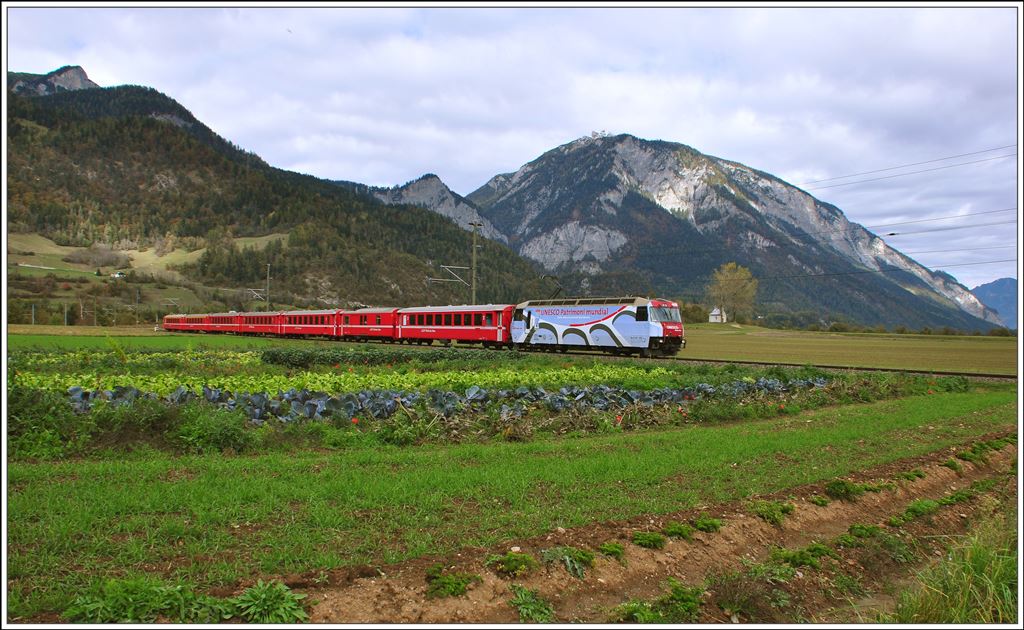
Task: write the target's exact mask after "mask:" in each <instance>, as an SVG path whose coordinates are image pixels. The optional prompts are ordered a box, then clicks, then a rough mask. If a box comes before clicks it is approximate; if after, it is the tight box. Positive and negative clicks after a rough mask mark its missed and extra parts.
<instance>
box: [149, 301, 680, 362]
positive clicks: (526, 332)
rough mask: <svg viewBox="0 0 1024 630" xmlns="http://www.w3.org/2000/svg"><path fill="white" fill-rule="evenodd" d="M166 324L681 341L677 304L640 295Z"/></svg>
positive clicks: (446, 338)
mask: <svg viewBox="0 0 1024 630" xmlns="http://www.w3.org/2000/svg"><path fill="white" fill-rule="evenodd" d="M163 328H164V330H168V331H179V332H194V333H224V334H236V335H261V336H273V337H302V338H322V339H335V340H340V341H374V340H376V341H381V342H385V343H405V344H417V345H429V344H432V343H434V342H435V341H437V342H440V343H442V344H444V345H451V344H453V343H456V344H469V345H482V346H484V347H489V348H518V349H523V350H548V351H561V352H566V351H568V350H570V349H591V350H601V351H605V352H611V353H614V354H630V353H633V354H639V355H641V356H646V357H650V356H654V355H656V354H660V355H672V354H675V353H676V352H678V351H679V350H680V349H682V348H685V347H686V337H685V330H684V328H683V323H682V319H681V318H680V316H679V305H678V304H677V303H675V302H672V301H669V300H658V299H648V298H642V297H623V298H568V299H562V300H533V301H527V302H522V303H521V304H476V305H461V306H420V307H409V308H363V309H356V310H344V309H330V310H302V311H278V312H246V313H238V312H234V311H232V312H230V313H211V314H191V315H181V314H176V315H168V316H166V317H164V321H163Z"/></svg>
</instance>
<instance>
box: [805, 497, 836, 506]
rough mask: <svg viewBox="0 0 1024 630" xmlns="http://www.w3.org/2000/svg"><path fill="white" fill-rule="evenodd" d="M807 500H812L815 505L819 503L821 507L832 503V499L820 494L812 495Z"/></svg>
mask: <svg viewBox="0 0 1024 630" xmlns="http://www.w3.org/2000/svg"><path fill="white" fill-rule="evenodd" d="M807 500H808V501H810V502H811V503H813V504H814V505H817V506H820V507H825V506H826V505H828V504H829V503H831V501H829V500H828V497H823V496H821V495H820V494H814V495H811V497H810V498H809V499H807Z"/></svg>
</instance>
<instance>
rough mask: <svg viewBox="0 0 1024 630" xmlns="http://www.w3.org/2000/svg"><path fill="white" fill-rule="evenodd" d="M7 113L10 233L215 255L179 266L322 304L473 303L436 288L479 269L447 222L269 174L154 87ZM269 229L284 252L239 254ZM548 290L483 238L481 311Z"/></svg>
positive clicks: (467, 244)
mask: <svg viewBox="0 0 1024 630" xmlns="http://www.w3.org/2000/svg"><path fill="white" fill-rule="evenodd" d="M9 103H10V105H9V109H8V123H9V124H8V155H7V158H8V169H9V171H8V172H9V175H8V230H9V231H13V232H36V233H39V234H42V235H44V236H47V237H49V238H52V239H53V240H55V241H56V242H58V243H60V244H63V245H77V246H88V245H90V244H92V243H95V242H102V243H108V244H111V245H113V246H114V247H115V248H118V247H124V248H139V247H156V248H160V249H161V250H171V249H173V248H174V247H185V248H188V249H196V248H199V247H203V246H206V247H207V251H206V252H205V253H204V254H203V256H202V257H201V258H200V259H199V261H198V262H197V263H195V264H192V265H186V266H182V267H180V268H179V270H180V271H182V272H183V273H185V274H186V275H187V276H188V277H190V278H192V279H194V280H200V281H203V282H205V283H211V284H216V285H220V286H245V285H246V284H247V283H249V284H251V283H252V282H253V281H254V280H255V279H257V278H262V277H263V276H264V275H265V273H266V266H265V265H266V263H267V262H270V263H271V264H272V265H273V275H274V277H275V282H277V283H285V285H286V286H287V287H288V289H289V290H290V291H292V292H295V293H296V294H298V295H304V296H306V297H307V298H309V299H311V300H314V301H315V302H316V303H322V304H323V305H325V306H326V305H334V304H340V305H345V304H354V303H363V304H396V305H404V304H420V303H442V302H443V303H447V302H464V301H466V300H467V299H468V289H466V287H464V286H463V285H455V284H454V283H451V284H449V283H444V284H428V283H427V282H426V278H427V277H428V276H434V277H437V276H439V275H440V271H439V269H438V265H440V264H449V265H464V266H468V264H469V260H470V250H471V238H472V237H471V235H470V234H468V233H466V232H465V231H463V230H461V229H460V228H458V227H457V226H456V225H455V224H454V223H452V222H451V221H450V220H448V219H446V218H444V217H440V216H438V215H437V214H435V213H433V212H430V211H428V210H425V209H422V208H418V207H413V206H386V205H384V204H382V203H380V202H378V201H377V200H375V199H373V198H371V197H369V196H367V195H363V194H359V193H357V192H354V191H351V190H346V189H344V188H340V187H338V186H334V185H332V184H331V183H329V182H326V181H323V180H319V179H317V178H314V177H311V176H307V175H301V174H297V173H292V172H288V171H284V170H281V169H277V168H273V167H270V166H268V165H267V164H266V163H265V162H263V161H262V160H261V159H259V158H258V157H257V156H255V155H253V154H251V153H247V152H245V151H243V150H241V149H239V148H238V147H236V146H234V145H233V144H231V143H230V142H228V141H226V140H224V139H223V138H221V137H219V136H217V135H216V134H215V133H214V132H212V131H211V130H210V129H209V128H207V127H206V126H205V125H203V124H202V123H200V122H199V121H197V120H196V119H195V118H194V117H193V116H192V115H191V114H190V113H189V112H188V110H186V109H185V108H184V107H182V106H181V105H180V104H178V103H176V102H175V101H173V100H172V99H170V98H168V97H166V96H164V95H163V94H160V93H159V92H157V91H155V90H152V89H149V88H141V87H134V86H127V87H119V88H109V89H92V90H82V91H75V92H62V93H60V94H56V95H51V96H44V97H38V98H26V97H20V96H16V95H10V99H9ZM272 232H278V233H281V232H286V233H288V238H287V241H286V242H285V244H284V245H281V244H275V245H271V246H268V247H266V248H265V249H261V250H256V249H254V250H239V249H237V248H236V247H235V246H234V245H233V244H232V243H231V241H230V237H232V236H234V237H237V236H259V235H264V234H269V233H272ZM549 291H550V286H549V285H548V284H545V283H543V282H542V281H541V280H540V279H539V278H538V272H537V270H536V269H535V267H534V266H533V265H532V264H531V263H528V262H526V261H524V260H522V259H521V258H519V257H518V256H517V255H516V254H514V253H513V252H511V251H510V250H509V249H508V248H506V247H504V246H502V245H499V244H497V243H494V242H490V241H486V240H482V242H481V248H480V250H479V288H478V301H514V300H517V299H525V298H529V297H536V296H538V295H543V294H546V293H547V292H549Z"/></svg>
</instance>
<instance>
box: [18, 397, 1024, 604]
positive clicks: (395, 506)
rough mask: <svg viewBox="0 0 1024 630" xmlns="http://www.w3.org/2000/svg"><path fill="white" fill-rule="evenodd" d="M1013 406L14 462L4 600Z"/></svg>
mask: <svg viewBox="0 0 1024 630" xmlns="http://www.w3.org/2000/svg"><path fill="white" fill-rule="evenodd" d="M1016 415H1017V414H1016V394H1015V392H1014V391H1013V388H1012V387H1010V386H1009V385H997V386H990V387H987V388H986V389H985V390H984V391H977V392H970V393H943V394H941V395H929V396H913V397H909V398H903V399H897V400H886V401H879V402H873V403H867V404H857V405H847V406H841V407H837V408H826V409H819V410H814V411H809V412H805V413H803V414H799V415H795V416H782V417H778V418H772V419H766V420H759V421H753V422H743V423H733V424H725V425H722V426H684V427H677V428H673V429H664V430H655V431H641V432H637V433H634V434H631V435H624V434H620V435H603V436H600V435H599V436H590V437H582V438H572V437H567V438H559V439H544V440H535V441H530V442H527V443H508V442H504V443H503V442H496V443H483V444H452V445H434V446H429V447H410V448H398V447H381V446H379V445H369V446H360V445H358V443H354V444H353V445H351V446H350V447H348V448H344V449H341V450H336V451H333V452H323V451H322V450H299V451H285V452H267V453H263V454H258V455H250V456H245V455H237V456H225V455H222V454H219V453H218V454H211V455H203V456H177V455H172V454H168V453H165V452H159V451H153V450H147V449H141V450H138V451H134V452H132V453H130V454H129V455H127V456H125V455H119V456H106V457H104V456H99V457H93V458H88V459H84V460H83V459H75V460H71V461H24V462H22V461H18V462H9V464H8V488H9V489H8V537H9V538H8V544H9V548H8V549H9V551H8V553H9V555H8V571H9V576H8V577H9V583H8V588H9V602H10V606H11V612H12V614H14V615H33V614H39V613H41V612H46V611H59V610H62V608H63V607H65V606H67V604H68V603H69V602H70V600H71V598H73V597H74V596H75V595H77V594H78V593H79V592H81V591H82V590H84V589H87V588H90V587H95V586H96V585H97V584H99V583H101V582H102V581H103V580H105V579H106V578H109V577H115V576H117V577H130V576H137V575H157V576H159V577H160V578H161V579H163V580H167V581H169V582H172V583H173V582H181V583H187V584H192V585H195V586H196V587H199V588H212V587H216V586H223V585H231V584H234V583H236V582H237V581H238V580H240V579H248V578H254V577H256V576H260V575H267V574H269V575H279V574H283V573H291V572H304V571H313V570H324V569H330V568H335V567H341V566H351V565H355V564H362V563H380V562H383V563H388V562H396V561H400V560H403V559H408V558H415V557H420V556H423V555H436V554H443V553H446V552H450V551H453V550H455V549H458V548H460V547H464V546H486V545H492V544H495V543H498V542H502V541H515V540H516V539H517V538H520V537H526V536H532V535H537V534H541V533H543V532H545V531H549V530H551V529H552V528H555V527H559V526H561V527H574V526H580V525H585V524H586V523H588V522H599V521H603V520H609V519H622V518H627V517H630V516H636V515H640V514H658V513H667V512H673V511H676V510H680V509H685V508H687V507H692V506H695V505H699V504H708V503H718V502H726V501H730V500H737V499H742V498H744V497H747V496H749V495H751V494H757V493H768V492H773V491H777V490H782V489H785V488H787V487H792V486H794V485H798V484H804V483H811V482H816V481H824V480H829V479H831V478H834V477H838V476H841V475H845V474H848V473H850V472H853V471H856V470H860V469H863V468H866V467H870V466H874V465H877V464H884V463H887V462H891V461H894V460H897V459H900V458H903V457H910V456H914V455H920V454H924V453H928V452H932V451H935V450H937V449H940V448H943V447H947V446H950V445H955V444H963V443H966V442H969V441H970V440H971V439H972V438H974V437H976V436H979V435H982V434H985V433H989V432H993V431H1000V430H1006V429H1012V428H1013V427H1014V426H1015V423H1016ZM924 426H927V427H928V429H927V430H924V431H922V430H921V427H924ZM779 453H785V454H786V456H787V465H786V466H779V465H778V459H777V457H778V454H779ZM76 567H89V570H88V571H82V570H79V569H77V568H76Z"/></svg>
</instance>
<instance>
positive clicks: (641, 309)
mask: <svg viewBox="0 0 1024 630" xmlns="http://www.w3.org/2000/svg"><path fill="white" fill-rule="evenodd" d="M636 321H638V322H646V321H647V307H646V306H638V307H636Z"/></svg>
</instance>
